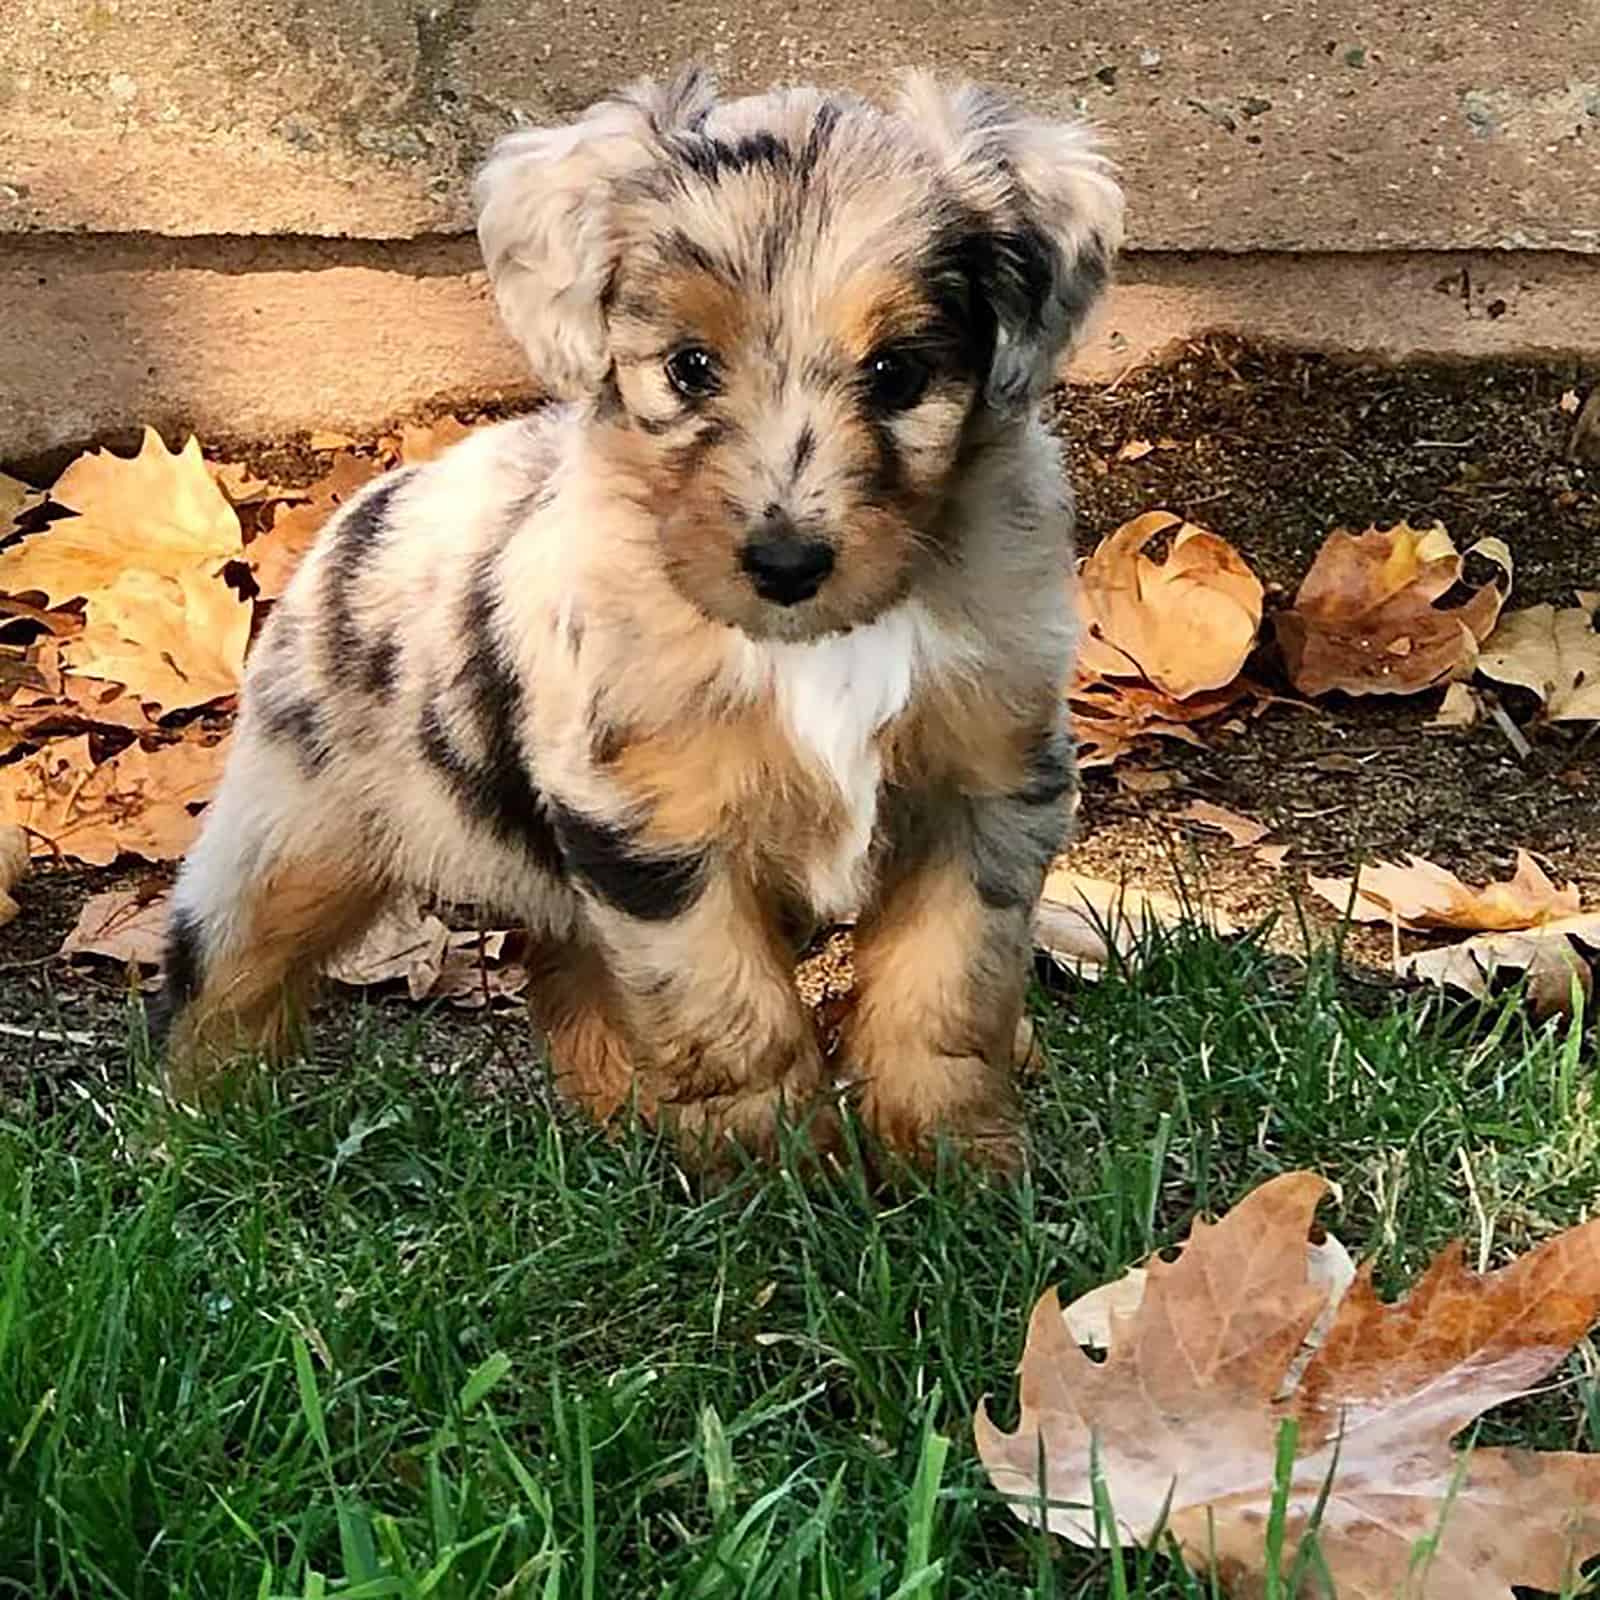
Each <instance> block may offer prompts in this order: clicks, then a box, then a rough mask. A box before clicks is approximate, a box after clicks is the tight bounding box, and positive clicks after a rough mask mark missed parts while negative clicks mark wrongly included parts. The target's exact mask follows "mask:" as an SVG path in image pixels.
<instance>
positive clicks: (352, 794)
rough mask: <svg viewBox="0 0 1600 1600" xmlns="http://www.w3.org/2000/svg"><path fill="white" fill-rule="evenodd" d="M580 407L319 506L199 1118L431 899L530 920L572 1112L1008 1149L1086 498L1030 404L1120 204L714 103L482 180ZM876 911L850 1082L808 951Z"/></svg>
mask: <svg viewBox="0 0 1600 1600" xmlns="http://www.w3.org/2000/svg"><path fill="white" fill-rule="evenodd" d="M477 199H478V203H479V214H480V221H479V236H480V239H481V242H482V245H483V250H484V254H485V257H486V260H487V264H488V269H489V274H490V277H491V280H492V282H493V285H494V289H495V293H496V296H497V298H498V301H499V304H500V307H501V310H502V312H503V314H504V317H505V319H506V321H507V323H508V324H509V326H510V327H511V329H512V330H513V331H514V333H515V334H516V336H517V337H518V338H519V339H520V340H521V342H522V343H523V344H524V345H525V347H526V349H527V352H528V355H529V357H530V358H531V361H532V364H533V369H534V372H535V373H536V374H537V376H538V378H539V380H540V382H541V383H542V384H543V385H544V386H545V387H546V388H547V389H548V391H550V393H551V395H552V396H553V398H554V400H555V402H556V403H553V404H551V405H550V406H548V407H547V408H545V409H544V410H542V411H541V412H539V414H537V415H536V416H533V417H530V418H526V419H523V420H519V421H514V422H508V423H504V424H501V425H499V426H497V427H493V428H489V429H486V430H484V431H482V432H479V433H477V434H475V435H474V436H473V437H471V438H469V439H467V440H465V441H464V442H463V443H461V444H460V445H458V446H457V447H456V448H455V449H453V450H452V451H450V452H449V453H448V454H447V455H446V456H444V457H443V458H442V459H440V460H437V461H435V462H433V463H430V464H429V465H427V466H422V467H415V468H407V469H403V470H399V471H396V472H392V473H390V474H388V475H387V476H385V477H384V478H382V479H380V480H378V481H377V482H376V483H375V484H373V485H372V486H371V487H370V488H369V489H367V490H366V491H365V492H364V493H363V494H361V495H360V496H358V497H357V498H355V499H354V500H352V501H351V502H350V503H349V504H348V505H347V506H346V507H344V508H343V510H342V511H341V512H340V514H339V515H338V516H337V517H336V518H334V519H333V521H332V522H330V524H329V525H328V527H327V528H326V530H325V531H324V532H323V534H322V535H321V537H320V538H319V540H318V542H317V544H316V546H315V548H314V549H313V550H312V551H311V553H310V554H309V555H308V557H307V558H306V560H305V562H304V564H303V566H302V567H301V568H300V569H299V571H298V572H297V574H296V575H295V578H294V581H293V582H292V584H291V585H290V586H289V589H288V590H287V592H286V593H285V595H284V596H283V598H282V599H281V601H280V602H279V604H278V606H277V607H276V610H275V612H274V614H273V616H272V618H271V620H270V622H269V623H268V625H267V627H266V629H265V630H264V632H263V634H262V636H261V638H260V640H259V643H258V645H257V647H256V649H255V652H254V654H253V656H252V659H251V663H250V667H249V672H248V677H247V682H246V684H245V687H244V691H243V696H242V701H241V708H240V714H239V721H238V728H237V731H236V734H235V738H234V746H233V751H232V755H231V757H230V760H229V763H228V767H227V773H226V776H225V778H224V780H223V783H222V787H221V790H220V792H219V793H218V795H217V797H216V800H215V801H214V803H213V804H212V806H211V808H210V811H209V813H208V815H207V818H206V821H205V826H204V829H203V831H202V833H201V836H200V838H199V840H198V842H197V843H196V845H195V847H194V849H193V850H192V852H191V853H190V855H189V857H188V859H187V860H186V861H185V862H184V864H183V868H182V871H181V873H180V875H179V879H178V884H177V889H176V892H175V895H174V900H173V913H172V922H171V930H170V943H169V950H168V959H167V969H166V970H167V980H166V981H167V991H166V999H167V1010H168V1012H169V1013H170V1016H171V1019H172V1024H173V1031H172V1034H171V1038H170V1048H171V1054H172V1062H173V1069H174V1074H175V1081H176V1086H177V1087H178V1088H179V1090H180V1092H185V1093H192V1092H194V1091H195V1090H197V1089H198V1088H199V1087H201V1086H202V1084H203V1080H204V1079H205V1077H206V1075H207V1074H208V1073H209V1072H210V1071H211V1070H212V1069H213V1067H214V1066H215V1065H216V1064H217V1063H218V1062H219V1061H221V1060H223V1059H225V1058H226V1057H227V1056H228V1055H230V1054H232V1053H234V1052H236V1051H238V1050H239V1049H241V1048H242V1047H243V1048H248V1049H252V1050H265V1051H267V1052H269V1053H270V1052H273V1051H276V1050H280V1049H281V1048H283V1047H284V1046H285V1045H286V1044H287V1043H288V1041H289V1038H290V1031H291V1025H292V1023H293V1021H294V1019H295V1017H296V1015H297V1013H298V1011H299V1008H300V1006H301V1004H302V1002H303V1000H304V998H305V994H306V989H307V985H308V982H309V981H310V980H311V978H312V977H313V976H314V974H315V973H316V971H317V970H318V968H319V967H320V966H321V964H322V963H323V962H324V961H325V960H326V958H328V957H329V956H330V955H332V954H333V953H334V952H336V951H337V950H338V949H339V948H340V947H341V946H342V945H344V944H346V943H347V942H349V941H351V940H353V939H355V938H356V937H357V936H358V935H359V934H360V933H361V931H362V930H363V929H364V928H365V926H366V925H367V924H368V923H369V921H370V920H371V919H372V918H373V916H374V915H375V913H376V912H377V911H378V909H379V907H380V906H381V904H382V903H383V901H384V899H385V896H386V895H388V894H389V893H390V892H391V891H392V890H393V889H395V888H396V886H398V885H402V884H404V885H412V886H417V887H420V888H422V889H424V890H428V891H433V892H437V893H439V894H441V895H443V896H445V897H447V898H450V899H453V900H460V901H473V902H478V903H480V904H481V905H483V906H485V907H490V908H493V909H494V910H495V911H496V913H497V914H500V915H504V916H507V917H514V918H516V919H517V920H518V921H519V923H520V924H521V925H524V926H526V927H527V928H528V929H529V931H530V935H531V938H532V940H533V944H534V950H535V956H534V960H533V968H534V978H533V983H532V986H531V990H530V993H531V1008H532V1013H533V1017H534V1020H535V1022H536V1024H537V1026H538V1027H539V1029H540V1030H541V1031H542V1032H543V1034H544V1035H545V1037H546V1041H547V1046H548V1051H549V1056H550V1060H551V1063H552V1066H553V1071H554V1074H555V1077H556V1080H557V1082H558V1084H559V1086H560V1088H561V1089H562V1090H563V1091H564V1093H565V1094H567V1095H568V1096H569V1097H571V1099H573V1100H575V1101H576V1102H578V1103H579V1104H581V1105H582V1106H584V1107H587V1108H588V1109H589V1110H590V1111H591V1112H593V1113H594V1114H595V1115H597V1116H599V1117H602V1118H603V1117H606V1116H608V1115H610V1114H611V1113H612V1112H614V1111H615V1110H616V1109H617V1108H618V1107H619V1106H621V1105H622V1104H624V1103H625V1102H627V1101H629V1100H630V1099H632V1100H636V1101H637V1103H638V1104H639V1105H640V1106H641V1107H642V1108H643V1109H644V1110H645V1111H646V1112H647V1113H649V1114H652V1115H655V1116H658V1117H660V1118H661V1119H663V1120H664V1121H666V1122H667V1123H669V1124H670V1126H671V1127H672V1128H673V1130H674V1131H675V1132H676V1134H677V1135H678V1137H679V1138H680V1139H681V1140H682V1141H683V1145H684V1148H685V1151H686V1153H687V1154H688V1155H689V1156H690V1157H695V1156H699V1157H701V1158H707V1157H709V1158H712V1159H714V1158H715V1157H716V1155H717V1153H718V1151H719V1150H721V1151H722V1152H723V1153H724V1154H726V1149H725V1141H729V1140H735V1141H738V1142H739V1143H740V1144H742V1145H743V1146H744V1147H745V1148H746V1149H747V1150H749V1151H751V1152H753V1153H755V1154H757V1155H760V1154H762V1153H766V1152H769V1151H770V1150H771V1148H772V1146H773V1143H774V1139H775V1130H776V1127H777V1124H778V1122H779V1120H780V1118H782V1117H784V1116H788V1117H794V1118H800V1117H802V1116H804V1115H805V1114H806V1113H807V1110H808V1108H810V1107H812V1106H813V1102H815V1101H817V1100H818V1098H819V1096H821V1097H822V1099H823V1100H826V1099H827V1098H828V1097H827V1096H826V1095H825V1094H823V1091H825V1090H827V1089H828V1088H829V1087H830V1078H831V1074H832V1073H833V1072H834V1071H837V1072H838V1073H839V1075H840V1076H841V1077H842V1079H843V1080H844V1081H846V1082H848V1083H850V1084H852V1085H853V1086H854V1092H855V1093H856V1094H857V1095H858V1097H859V1107H860V1111H861V1114H862V1116H863V1117H864V1119H865V1121H866V1122H867V1124H868V1125H869V1126H870V1127H871V1128H872V1129H874V1130H875V1131H876V1133H877V1134H878V1135H879V1136H880V1137H881V1138H882V1139H883V1140H884V1141H885V1142H887V1143H888V1144H889V1145H890V1146H891V1147H896V1148H898V1149H900V1150H903V1151H906V1152H911V1153H917V1152H925V1151H926V1150H927V1149H928V1148H930V1146H931V1143H932V1141H933V1140H934V1138H935V1136H936V1135H945V1136H948V1137H949V1138H951V1139H952V1140H954V1141H956V1142H957V1143H958V1144H960V1145H962V1146H964V1147H965V1148H966V1149H967V1150H969V1151H970V1152H972V1153H973V1154H974V1155H976V1156H977V1157H979V1158H980V1159H984V1160H987V1161H989V1162H991V1163H994V1164H997V1165H999V1166H1002V1167H1005V1166H1009V1165H1012V1164H1014V1163H1015V1162H1016V1161H1017V1159H1018V1158H1019V1156H1020V1152H1021V1142H1020V1133H1019V1127H1018V1116H1017V1110H1016V1104H1015V1100H1014V1095H1013V1090H1012V1087H1011V1083H1010V1053H1011V1048H1012V1041H1013V1037H1014V1034H1015V1031H1016V1024H1017V1022H1018V1020H1019V1017H1020V1015H1021V1010H1022V1003H1023V993H1024V985H1025V981H1026V972H1027V964H1028V956H1029V950H1030V924H1031V920H1032V914H1033V911H1034V907H1035V904H1036V902H1037V899H1038V895H1039V892H1040V887H1041V883H1042V879H1043V874H1044V871H1045V869H1046V866H1047V863H1048V862H1049V861H1050V860H1051V858H1052V857H1053V856H1054V855H1055V853H1056V851H1057V849H1058V848H1059V846H1060V845H1061V843H1062V840H1063V836H1064V834H1065V832H1066V827H1067V816H1068V805H1069V800H1070V789H1071V786H1072V782H1073V764H1072V755H1071V750H1072V744H1071V739H1070V737H1069V734H1068V731H1067V728H1066V727H1065V725H1064V721H1063V710H1062V697H1061V688H1062V684H1063V681H1064V679H1065V675H1066V671H1067V667H1068V657H1069V649H1070V643H1071V624H1070V613H1069V593H1068V584H1069V581H1070V574H1071V570H1072V569H1071V534H1072V520H1073V511H1072V500H1071V496H1070V491H1069V489H1068V486H1067V483H1066V481H1065V479H1064V476H1063V473H1062V468H1061V464H1060V458H1059V452H1058V449H1057V447H1056V445H1055V444H1054V442H1053V441H1052V440H1051V439H1050V437H1049V436H1048V435H1047V434H1046V433H1045V431H1044V429H1043V427H1042V426H1041V424H1040V422H1039V420H1038V417H1037V414H1036V412H1037V405H1036V402H1037V401H1038V399H1039V397H1040V396H1041V394H1042V393H1043V391H1044V390H1045V389H1046V387H1047V386H1048V385H1049V384H1050V382H1051V380H1052V375H1053V373H1054V371H1055V369H1056V365H1057V361H1058V358H1059V357H1060V355H1061V353H1062V351H1063V348H1064V346H1065V345H1066V343H1067V341H1068V339H1069V338H1070V336H1071V335H1072V333H1073V331H1074V329H1075V328H1076V327H1077V325H1078V324H1079V323H1080V321H1081V320H1082V318H1083V317H1084V314H1085V312H1086V311H1087V309H1088V308H1089V306H1090V304H1091V302H1092V301H1094V299H1095V298H1096V296H1097V295H1098V294H1099V292H1100V290H1101V288H1102V286H1103V285H1104V283H1105V281H1106V278H1107V274H1108V270H1109V265H1110V262H1111V260H1112V258H1113V255H1114V253H1115V250H1116V247H1117V244H1118V241H1119V237H1120V229H1121V196H1120V193H1119V191H1118V188H1117V186H1116V184H1115V182H1114V181H1113V178H1112V176H1111V173H1110V170H1109V167H1108V164H1107V162H1106V160H1105V158H1104V157H1103V156H1102V154H1101V153H1100V152H1099V150H1098V148H1097V147H1096V145H1095V143H1094V141H1093V139H1092V138H1091V137H1090V136H1089V134H1088V133H1087V132H1086V131H1085V130H1083V129H1082V128H1079V127H1076V126H1073V125H1068V124H1055V123H1049V122H1044V121H1038V120H1035V119H1033V118H1032V117H1030V116H1027V115H1025V114H1024V113H1022V112H1021V111H1019V110H1017V109H1015V108H1013V107H1012V106H1010V105H1008V104H1007V103H1006V102H1005V101H1004V100H1002V99H1000V98H998V97H996V96H994V95H991V94H989V93H987V92H984V91H982V90H979V89H976V88H973V87H970V86H959V87H941V86H940V85H938V84H936V83H935V82H933V81H931V80H929V79H928V78H925V77H913V78H912V79H910V80H909V81H908V83H907V84H906V86H905V88H904V91H903V93H902V95H901V97H900V99H899V100H898V102H897V103H896V104H895V105H894V107H893V108H892V109H881V108H879V107H877V106H875V105H872V104H869V103H867V102H866V101H864V100H860V99H857V98H854V97H851V96H847V95H827V94H823V93H819V92H818V91H816V90H813V89H791V90H785V91H780V92H776V93H772V94H767V95H762V96H758V97H755V98H750V99H739V100H721V99H719V98H717V95H716V93H715V90H714V88H713V85H712V84H711V82H710V80H709V79H708V78H707V77H706V76H704V75H703V74H701V73H700V72H698V71H690V72H686V73H684V74H682V75H680V76H678V77H676V78H675V79H673V80H672V81H671V82H669V83H666V84H664V85H658V84H655V83H649V82H646V83H641V84H638V85H636V86H634V87H633V88H631V89H629V90H627V91H625V92H624V93H622V94H619V95H618V96H617V97H616V98H614V99H610V100H606V101H603V102H602V103H600V104H599V105H597V106H595V107H594V108H593V109H591V110H590V111H589V112H588V113H587V114H586V115H584V116H583V117H581V118H580V119H579V120H578V121H577V122H576V123H574V124H573V125H571V126H568V127H560V128H540V129H529V130H524V131H521V132H516V133H513V134H511V135H509V136H508V137H506V138H505V139H504V140H502V142H501V143H500V144H499V146H498V147H497V148H496V149H495V151H494V152H493V154H492V155H491V157H490V159H489V161H488V163H487V165H486V166H485V167H484V169H483V171H482V173H481V175H480V177H479V179H478V184H477ZM852 916H853V917H855V918H856V919H857V924H856V938H855V966H856V980H857V997H856V1000H855V1004H854V1007H853V1010H852V1011H851V1013H850V1015H849V1018H848V1020H847V1022H846V1024H845V1026H844V1029H843V1034H842V1039H841V1042H840V1047H839V1055H838V1056H837V1058H836V1059H835V1061H834V1062H833V1063H830V1064H829V1065H828V1066H827V1067H826V1068H825V1064H824V1061H823V1058H822V1055H821V1052H820V1051H819V1047H818V1044H817V1041H816V1037H815V1033H814V1030H813V1027H812V1023H811V1019H810V1017H809V1015H808V1013H807V1011H806V1009H805V1008H804V1006H803V1005H802V1004H801V1002H800V1000H799V999H798V997H797V995H796V991H795V988H794V984H793V963H794V959H795V955H796V952H797V950H798V949H799V948H801V946H802V945H803V944H804V942H805V941H806V939H807V938H808V937H809V936H810V935H811V934H812V932H813V930H814V929H815V928H816V927H817V926H819V925H820V924H822V923H826V922H832V921H835V920H838V919H841V918H846V917H852Z"/></svg>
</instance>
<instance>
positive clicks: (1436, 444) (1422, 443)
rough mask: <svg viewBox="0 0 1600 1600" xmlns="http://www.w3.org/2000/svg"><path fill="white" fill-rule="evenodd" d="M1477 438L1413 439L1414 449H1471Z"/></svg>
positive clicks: (1412, 446)
mask: <svg viewBox="0 0 1600 1600" xmlns="http://www.w3.org/2000/svg"><path fill="white" fill-rule="evenodd" d="M1477 442H1478V441H1477V440H1476V439H1413V440H1412V441H1411V448H1412V449H1413V450H1470V449H1471V448H1472V447H1473V445H1475V444H1476V443H1477Z"/></svg>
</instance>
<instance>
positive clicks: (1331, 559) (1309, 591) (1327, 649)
mask: <svg viewBox="0 0 1600 1600" xmlns="http://www.w3.org/2000/svg"><path fill="white" fill-rule="evenodd" d="M1468 553H1469V554H1473V553H1477V554H1481V555H1484V556H1487V557H1489V558H1490V559H1491V560H1493V561H1494V562H1495V563H1496V564H1497V565H1498V566H1499V567H1500V569H1501V571H1502V573H1503V574H1504V576H1505V581H1506V586H1507V588H1508V589H1509V587H1510V583H1511V572H1512V563H1511V553H1510V551H1509V550H1507V549H1506V547H1505V545H1504V544H1502V543H1501V542H1500V541H1499V540H1490V539H1483V540H1480V541H1479V542H1478V543H1477V544H1475V545H1474V546H1473V547H1472V550H1471V551H1469V552H1468ZM1463 566H1464V562H1463V558H1462V556H1461V554H1460V552H1459V551H1457V549H1456V547H1455V542H1454V541H1453V540H1452V539H1451V537H1450V535H1449V534H1448V533H1447V532H1446V531H1445V529H1444V528H1443V527H1442V526H1440V525H1439V524H1438V523H1434V524H1433V526H1431V527H1428V528H1413V527H1410V526H1409V525H1408V524H1406V523H1403V522H1402V523H1400V524H1398V525H1397V526H1395V527H1393V528H1390V529H1388V530H1386V531H1380V530H1378V529H1376V528H1373V529H1369V530H1368V531H1367V532H1366V533H1361V534H1352V533H1346V532H1345V531H1344V530H1343V529H1336V530H1335V531H1334V532H1333V533H1331V534H1330V535H1329V536H1328V540H1327V542H1326V543H1325V544H1324V545H1323V547H1322V549H1321V550H1319V551H1318V552H1317V557H1316V560H1315V561H1313V562H1312V564H1311V570H1310V571H1309V572H1308V573H1307V574H1306V576H1305V581H1304V582H1303V583H1302V584H1301V585H1300V591H1299V593H1298V594H1297V595H1296V596H1295V599H1294V604H1293V606H1291V607H1290V609H1289V610H1287V611H1284V612H1281V613H1279V615H1278V617H1277V634H1278V643H1279V645H1280V646H1281V647H1282V649H1283V654H1284V660H1285V663H1286V664H1287V667H1288V672H1289V681H1290V682H1291V683H1292V684H1293V685H1294V686H1295V688H1296V689H1298V690H1299V691H1300V692H1301V693H1302V694H1309V695H1319V694H1327V693H1328V692H1329V691H1330V690H1333V689H1342V690H1343V691H1344V692H1345V693H1346V694H1416V693H1418V692H1419V691H1421V690H1423V689H1431V688H1434V687H1435V686H1436V685H1439V684H1442V683H1447V682H1451V681H1454V680H1457V679H1460V678H1465V677H1470V676H1471V674H1472V670H1473V668H1474V666H1475V665H1476V664H1477V659H1478V647H1479V645H1480V644H1481V643H1482V641H1483V640H1484V639H1486V638H1488V636H1489V634H1490V632H1491V631H1492V630H1493V628H1494V625H1495V622H1496V620H1497V619H1498V617H1499V615H1500V607H1501V605H1502V604H1503V603H1504V599H1505V596H1504V594H1503V593H1502V591H1501V590H1500V588H1499V587H1498V586H1497V585H1496V584H1493V583H1486V584H1484V585H1483V586H1482V587H1481V588H1479V589H1476V590H1474V591H1473V593H1472V594H1471V595H1470V596H1469V597H1468V598H1467V600H1466V601H1465V603H1464V604H1462V605H1460V606H1456V607H1452V608H1444V607H1441V606H1439V605H1438V603H1437V602H1438V601H1439V600H1440V599H1441V598H1442V597H1443V596H1444V595H1445V594H1446V593H1447V592H1448V591H1449V590H1451V589H1453V588H1454V587H1455V586H1456V585H1457V584H1458V583H1460V582H1461V575H1462V570H1463Z"/></svg>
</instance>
